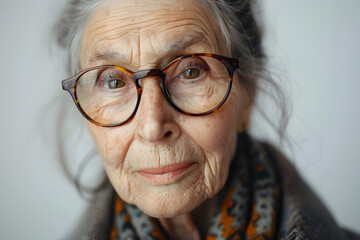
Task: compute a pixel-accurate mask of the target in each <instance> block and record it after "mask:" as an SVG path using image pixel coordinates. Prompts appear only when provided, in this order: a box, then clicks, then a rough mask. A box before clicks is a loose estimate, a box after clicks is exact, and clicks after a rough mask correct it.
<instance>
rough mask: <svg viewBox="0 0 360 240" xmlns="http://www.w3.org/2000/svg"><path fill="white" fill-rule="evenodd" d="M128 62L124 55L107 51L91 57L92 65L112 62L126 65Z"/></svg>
mask: <svg viewBox="0 0 360 240" xmlns="http://www.w3.org/2000/svg"><path fill="white" fill-rule="evenodd" d="M127 60H128V57H126V56H125V55H124V54H122V53H119V52H116V51H113V50H107V51H104V52H96V53H95V54H94V55H93V56H91V57H90V63H95V62H111V63H125V62H126V61H127Z"/></svg>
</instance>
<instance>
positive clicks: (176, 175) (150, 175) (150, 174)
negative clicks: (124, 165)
mask: <svg viewBox="0 0 360 240" xmlns="http://www.w3.org/2000/svg"><path fill="white" fill-rule="evenodd" d="M194 164H195V163H194V162H183V163H176V164H172V165H168V166H165V167H162V168H148V169H142V170H139V171H137V172H138V173H139V174H140V175H141V176H143V177H145V178H146V179H147V180H149V181H151V182H153V183H156V184H170V183H174V182H176V181H178V180H179V179H180V178H181V177H182V176H183V175H184V174H185V172H187V170H189V169H190V168H191V167H192V166H193V165H194Z"/></svg>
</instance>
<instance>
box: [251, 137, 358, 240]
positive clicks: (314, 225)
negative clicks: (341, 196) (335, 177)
mask: <svg viewBox="0 0 360 240" xmlns="http://www.w3.org/2000/svg"><path fill="white" fill-rule="evenodd" d="M257 144H259V145H260V146H261V148H262V151H265V152H266V153H268V159H269V161H270V163H271V164H272V166H273V167H274V169H275V172H276V174H277V177H278V181H279V183H280V188H281V201H282V203H281V206H282V207H281V218H280V223H279V225H280V232H279V235H280V236H281V239H286V240H288V239H289V240H290V239H297V240H302V239H327V240H331V239H334V240H335V239H336V240H341V239H359V240H360V236H358V235H356V234H353V233H351V232H349V231H346V230H343V229H341V228H340V227H339V226H338V225H337V223H336V221H335V220H334V218H333V217H332V215H331V214H330V212H329V211H328V210H327V208H326V207H325V205H324V204H323V203H322V202H321V200H320V199H319V198H318V197H317V196H316V194H315V193H314V192H313V191H312V190H311V188H310V187H309V186H308V185H307V184H306V183H305V182H304V180H303V179H302V178H301V176H300V175H299V174H298V172H297V171H296V169H295V168H294V166H293V165H292V164H291V163H290V162H289V161H288V160H287V159H286V157H285V156H284V155H283V154H282V153H280V152H279V151H278V150H277V149H276V148H274V147H273V146H271V145H270V144H267V143H263V142H258V143H257Z"/></svg>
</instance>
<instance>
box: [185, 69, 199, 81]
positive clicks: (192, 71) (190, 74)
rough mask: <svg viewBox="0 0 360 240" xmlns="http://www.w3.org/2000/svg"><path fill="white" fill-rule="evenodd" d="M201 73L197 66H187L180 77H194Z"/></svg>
mask: <svg viewBox="0 0 360 240" xmlns="http://www.w3.org/2000/svg"><path fill="white" fill-rule="evenodd" d="M200 75H201V70H200V69H197V68H189V69H186V70H185V71H183V73H182V74H181V75H180V77H183V78H185V79H194V78H197V77H199V76H200Z"/></svg>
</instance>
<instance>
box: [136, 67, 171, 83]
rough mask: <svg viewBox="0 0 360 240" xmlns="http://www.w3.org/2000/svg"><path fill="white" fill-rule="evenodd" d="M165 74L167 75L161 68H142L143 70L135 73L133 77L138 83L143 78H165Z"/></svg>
mask: <svg viewBox="0 0 360 240" xmlns="http://www.w3.org/2000/svg"><path fill="white" fill-rule="evenodd" d="M164 76H165V74H164V73H163V72H162V71H161V70H160V69H148V70H142V71H138V72H134V73H133V79H134V80H135V81H136V82H137V83H138V81H139V80H140V79H142V78H148V77H160V79H161V80H162V79H163V78H164Z"/></svg>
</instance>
